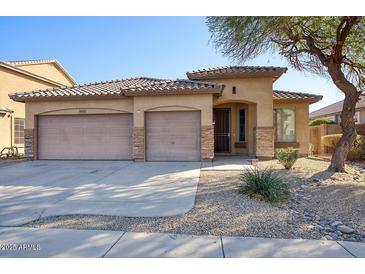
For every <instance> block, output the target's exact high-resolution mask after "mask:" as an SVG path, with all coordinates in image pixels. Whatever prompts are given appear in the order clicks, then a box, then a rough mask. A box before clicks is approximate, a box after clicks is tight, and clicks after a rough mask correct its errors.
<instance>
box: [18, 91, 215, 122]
mask: <svg viewBox="0 0 365 274" xmlns="http://www.w3.org/2000/svg"><path fill="white" fill-rule="evenodd" d="M212 105H213V99H212V95H211V94H204V95H178V96H174V95H171V96H142V97H134V98H132V97H131V98H121V99H106V100H105V99H102V100H100V99H97V100H95V99H94V100H72V101H60V100H53V101H34V102H27V103H26V121H25V124H26V128H29V129H30V128H34V117H35V116H36V115H65V114H81V115H82V114H100V113H116V112H129V113H134V127H144V112H145V111H188V110H200V111H201V113H202V117H201V121H202V125H212V119H213V118H212V113H213V112H212V111H213V106H212Z"/></svg>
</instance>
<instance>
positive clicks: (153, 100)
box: [134, 94, 213, 127]
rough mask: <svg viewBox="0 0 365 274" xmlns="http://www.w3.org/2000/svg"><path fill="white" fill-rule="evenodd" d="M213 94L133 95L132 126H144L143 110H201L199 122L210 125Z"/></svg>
mask: <svg viewBox="0 0 365 274" xmlns="http://www.w3.org/2000/svg"><path fill="white" fill-rule="evenodd" d="M212 98H213V96H212V94H200V95H169V96H141V97H134V126H135V127H144V112H145V111H189V110H200V111H201V115H202V117H201V124H202V125H203V126H211V125H212V122H213V99H212Z"/></svg>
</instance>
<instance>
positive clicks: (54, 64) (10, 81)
mask: <svg viewBox="0 0 365 274" xmlns="http://www.w3.org/2000/svg"><path fill="white" fill-rule="evenodd" d="M75 84H76V82H75V81H74V80H73V79H72V78H71V76H70V75H69V74H68V73H67V72H66V70H65V69H64V68H63V67H62V66H61V65H60V63H59V62H58V61H56V60H28V61H3V62H0V151H1V150H2V149H3V148H4V147H10V146H11V145H14V146H17V147H20V148H23V147H24V118H25V108H24V104H23V103H19V102H15V101H13V100H10V99H9V96H8V94H9V93H11V92H16V91H31V90H36V89H45V88H54V87H64V86H71V85H75ZM10 126H12V127H13V131H11V130H10ZM11 136H12V138H11Z"/></svg>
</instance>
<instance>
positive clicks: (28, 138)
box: [24, 128, 37, 160]
mask: <svg viewBox="0 0 365 274" xmlns="http://www.w3.org/2000/svg"><path fill="white" fill-rule="evenodd" d="M34 132H35V130H34V128H26V129H24V154H25V157H26V158H27V159H29V160H34V159H36V158H37V149H36V139H35V134H34Z"/></svg>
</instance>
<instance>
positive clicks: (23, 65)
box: [3, 59, 77, 86]
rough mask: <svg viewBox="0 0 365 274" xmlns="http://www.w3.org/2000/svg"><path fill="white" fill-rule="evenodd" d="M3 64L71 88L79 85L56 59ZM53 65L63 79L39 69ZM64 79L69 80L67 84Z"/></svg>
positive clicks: (6, 62)
mask: <svg viewBox="0 0 365 274" xmlns="http://www.w3.org/2000/svg"><path fill="white" fill-rule="evenodd" d="M3 63H5V64H7V65H10V66H13V67H16V68H18V69H21V70H23V71H27V72H30V73H33V74H35V75H38V76H41V77H44V78H47V79H49V80H52V81H55V82H60V83H59V84H60V86H61V85H66V86H69V85H70V84H71V85H75V84H77V83H76V81H75V80H74V79H73V78H72V76H71V75H70V74H69V73H68V72H67V70H66V69H65V68H64V67H63V66H62V65H61V63H60V62H58V61H57V60H56V59H38V60H18V61H3ZM47 64H48V65H53V66H54V68H55V69H56V70H57V71H58V73H61V75H63V78H60V77H54V76H52V75H51V73H49V72H48V71H47V70H46V71H42V69H37V68H39V67H40V66H45V65H47ZM63 79H67V83H65V82H64V80H63Z"/></svg>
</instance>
